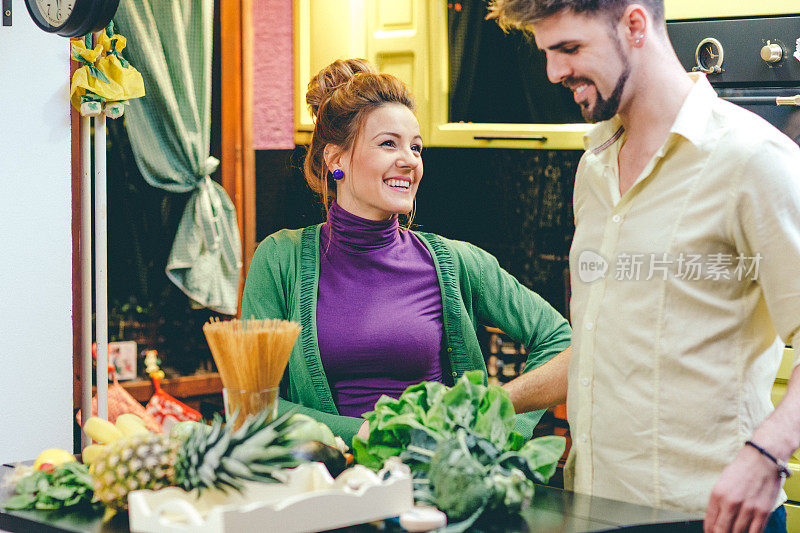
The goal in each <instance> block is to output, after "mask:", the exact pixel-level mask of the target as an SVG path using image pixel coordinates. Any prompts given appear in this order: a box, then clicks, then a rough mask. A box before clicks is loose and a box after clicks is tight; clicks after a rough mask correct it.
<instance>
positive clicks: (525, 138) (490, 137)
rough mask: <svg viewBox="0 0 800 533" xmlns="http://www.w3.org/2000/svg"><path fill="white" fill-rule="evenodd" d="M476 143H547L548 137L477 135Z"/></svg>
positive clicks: (475, 137)
mask: <svg viewBox="0 0 800 533" xmlns="http://www.w3.org/2000/svg"><path fill="white" fill-rule="evenodd" d="M472 138H473V139H475V140H476V141H538V142H547V137H544V136H542V135H475V136H474V137H472Z"/></svg>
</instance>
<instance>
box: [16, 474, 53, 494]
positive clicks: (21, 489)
mask: <svg viewBox="0 0 800 533" xmlns="http://www.w3.org/2000/svg"><path fill="white" fill-rule="evenodd" d="M46 476H47V474H45V473H44V472H42V471H40V470H35V471H34V472H33V473H32V474H30V475H28V476H25V477H23V478H22V479H20V480H19V481H18V482H17V492H18V493H20V494H33V493H35V492H36V491H38V490H39V489H38V488H37V487H38V484H39V480H40V479H42V478H44V477H46Z"/></svg>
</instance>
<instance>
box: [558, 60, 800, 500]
mask: <svg viewBox="0 0 800 533" xmlns="http://www.w3.org/2000/svg"><path fill="white" fill-rule="evenodd" d="M691 76H692V79H693V81H694V82H695V85H694V87H693V89H692V90H691V92H690V94H689V95H688V97H687V98H686V100H685V102H684V104H683V106H682V108H681V110H680V112H679V114H678V116H677V118H676V120H675V123H674V124H673V125H672V128H671V131H670V133H669V136H668V138H667V140H666V141H665V143H664V145H663V146H662V147H661V149H660V150H659V151H658V152H657V153H656V155H655V156H654V157H653V159H652V160H651V161H650V162H649V164H648V165H647V167H646V168H645V169H644V171H643V172H642V174H641V175H640V176H639V177H638V179H637V181H636V183H635V184H634V185H633V187H631V189H630V190H629V191H627V192H626V193H625V195H624V196H622V197H620V193H619V179H618V163H617V158H618V154H619V149H620V147H621V146H622V144H623V143H624V141H625V132H624V129H623V128H622V126H621V123H620V121H619V120H618V118H617V117H615V118H614V119H612V120H609V121H606V122H602V123H600V124H598V125H597V126H596V127H595V128H594V129H593V130H592V131H591V132H589V133H588V134H587V136H586V148H587V151H586V153H585V154H584V156H583V158H582V159H581V162H580V164H579V166H578V170H577V176H576V181H575V193H574V210H575V237H574V240H573V242H572V249H571V250H570V271H571V276H572V301H571V304H570V311H571V317H572V321H573V329H574V336H573V354H574V355H573V357H572V361H571V364H570V370H569V393H568V398H567V412H568V419H569V424H570V428H571V433H572V437H573V444H572V451H571V454H570V457H569V460H568V462H567V470H566V477H567V483H568V486H569V484H570V481H571V482H572V488H573V489H574V490H575V491H576V492H582V493H589V494H594V495H597V496H603V497H606V498H613V499H618V500H624V501H630V502H634V503H640V504H645V505H650V506H656V507H668V508H676V509H682V510H685V511H689V512H701V511H703V510H704V509H705V507H706V505H707V503H708V499H709V496H710V493H711V489H712V488H713V486H714V484H715V483H716V481H717V479H718V477H719V475H720V474H721V472H722V470H723V469H724V468H725V466H726V465H728V464H729V463H730V462H731V461H732V460H733V458H734V456H735V454H736V453H737V451H738V450H739V449H740V448H741V447H742V445H743V443H744V441H745V440H747V439H748V438H750V436H751V435H752V432H753V430H755V428H756V427H757V426H758V425H759V424H760V423H761V422H762V421H763V420H764V418H765V417H766V416H767V415H768V414H769V413H770V412H771V410H772V405H771V403H770V390H771V387H772V383H773V381H774V379H775V374H776V372H777V370H778V366H779V364H780V360H781V355H782V351H783V344H784V342H786V343H790V342H791V341H792V340H794V341H795V342H797V341H798V340H800V339H799V338H798V331H799V329H800V148H799V147H798V146H797V144H795V143H793V142H792V141H791V140H790V139H789V138H788V137H786V136H785V135H783V134H782V133H780V132H778V131H777V130H776V129H775V128H773V127H772V126H770V125H769V124H768V123H767V122H766V121H764V120H762V119H761V118H760V117H758V116H756V115H754V114H752V113H749V112H747V111H745V110H743V109H741V108H739V107H737V106H734V105H733V104H730V103H728V102H725V101H724V100H721V99H720V98H718V97H717V95H716V93H715V92H714V90H713V88H712V87H711V85H710V84H709V83H708V81H707V80H706V78H705V76H703V75H691ZM795 346H797V344H795ZM795 354H800V350H795ZM796 357H797V355H796ZM797 362H798V361H797V360H795V364H797ZM783 500H785V495H781V501H783Z"/></svg>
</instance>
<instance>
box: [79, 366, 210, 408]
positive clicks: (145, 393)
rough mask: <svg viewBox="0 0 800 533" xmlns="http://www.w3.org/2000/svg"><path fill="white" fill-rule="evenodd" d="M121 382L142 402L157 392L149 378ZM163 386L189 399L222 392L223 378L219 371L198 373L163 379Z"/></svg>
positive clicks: (180, 396) (172, 394)
mask: <svg viewBox="0 0 800 533" xmlns="http://www.w3.org/2000/svg"><path fill="white" fill-rule="evenodd" d="M119 384H120V385H122V387H123V388H124V389H125V390H126V391H128V393H130V395H131V396H133V397H134V398H136V400H137V401H139V402H142V403H145V402H147V401H148V400H150V398H151V397H152V396H153V393H154V392H155V389H154V388H153V382H152V381H151V380H149V379H146V380H145V379H137V380H132V381H120V382H119ZM161 388H162V389H163V390H164V392H166V393H167V394H169V395H171V396H174V397H175V398H178V399H179V400H187V399H192V398H196V397H198V396H208V395H212V394H220V393H222V380H221V379H220V377H219V374H218V373H217V372H213V373H210V374H197V375H194V376H182V377H179V378H173V379H165V380H162V381H161ZM95 392H96V391H95V388H94V387H92V394H94V393H95Z"/></svg>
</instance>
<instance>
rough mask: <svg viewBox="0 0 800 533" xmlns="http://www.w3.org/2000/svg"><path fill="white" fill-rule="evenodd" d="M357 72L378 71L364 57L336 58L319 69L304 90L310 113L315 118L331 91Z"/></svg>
mask: <svg viewBox="0 0 800 533" xmlns="http://www.w3.org/2000/svg"><path fill="white" fill-rule="evenodd" d="M359 72H366V73H370V74H377V73H378V71H377V70H375V67H373V66H372V65H370V64H369V63H368V62H367V60H366V59H337V60H336V61H334V62H333V63H331V64H330V65H328V66H327V67H325V68H324V69H322V70H320V71H319V72H318V73H317V75H316V76H314V77H313V78H312V79H311V81H310V82H309V83H308V91H306V103H307V104H308V106H309V107H310V108H311V115H312V116H313V117H314V118H316V117H317V112H318V111H319V108H320V107H322V104H323V103H325V101H326V100H327V99H328V98H330V96H331V94H333V91H335V90H336V89H338V88H339V87H341V86H342V85H344V84H346V83H347V82H349V81H350V80H351V79H352V78H353V76H355V75H356V74H358V73H359Z"/></svg>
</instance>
